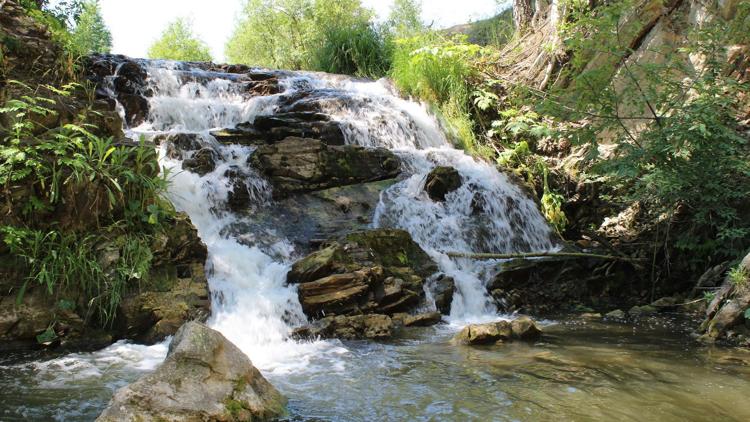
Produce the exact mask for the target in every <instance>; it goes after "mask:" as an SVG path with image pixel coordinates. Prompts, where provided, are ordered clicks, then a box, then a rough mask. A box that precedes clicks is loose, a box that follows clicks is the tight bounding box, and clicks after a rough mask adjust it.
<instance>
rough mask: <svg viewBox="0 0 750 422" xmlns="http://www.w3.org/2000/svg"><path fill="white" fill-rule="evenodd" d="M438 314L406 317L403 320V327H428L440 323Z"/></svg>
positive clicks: (428, 313)
mask: <svg viewBox="0 0 750 422" xmlns="http://www.w3.org/2000/svg"><path fill="white" fill-rule="evenodd" d="M442 319H443V316H442V315H441V314H440V312H427V313H423V314H417V315H407V316H406V317H404V319H403V324H404V326H405V327H429V326H430V325H435V324H437V323H439V322H440V321H442Z"/></svg>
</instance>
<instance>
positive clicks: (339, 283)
mask: <svg viewBox="0 0 750 422" xmlns="http://www.w3.org/2000/svg"><path fill="white" fill-rule="evenodd" d="M384 278H385V277H384V275H383V268H382V267H373V268H368V269H364V270H360V271H354V272H351V273H344V274H333V275H329V276H326V277H323V278H321V279H318V280H315V281H310V282H307V283H302V284H300V285H299V287H298V294H299V300H300V303H301V304H302V310H303V311H304V312H305V314H306V315H314V316H317V315H325V314H330V313H334V314H347V313H354V312H357V311H358V310H359V309H360V306H362V305H363V302H366V301H367V300H368V299H369V297H368V293H370V292H373V291H377V290H378V289H380V290H381V291H382V283H383V280H384Z"/></svg>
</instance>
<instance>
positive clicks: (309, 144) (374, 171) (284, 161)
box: [249, 137, 400, 198]
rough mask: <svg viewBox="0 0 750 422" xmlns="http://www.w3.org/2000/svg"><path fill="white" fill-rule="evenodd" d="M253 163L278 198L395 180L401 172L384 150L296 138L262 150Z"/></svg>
mask: <svg viewBox="0 0 750 422" xmlns="http://www.w3.org/2000/svg"><path fill="white" fill-rule="evenodd" d="M249 161H250V163H251V164H252V166H253V167H255V168H256V169H258V170H259V171H260V172H261V173H262V174H263V175H265V176H266V177H267V178H268V179H269V181H270V182H271V185H273V188H274V192H273V195H274V198H283V197H286V196H288V195H290V194H292V193H299V192H310V191H315V190H321V189H327V188H331V187H335V186H345V185H352V184H357V183H364V182H372V181H376V180H385V179H391V178H393V177H395V176H397V175H398V174H399V172H400V163H399V160H398V158H397V157H396V156H395V155H394V154H393V153H392V152H390V151H388V150H386V149H384V148H376V149H369V148H363V147H359V146H355V145H343V146H329V145H326V144H325V143H323V142H321V141H319V140H316V139H306V138H296V137H289V138H286V139H284V140H283V141H280V142H278V143H276V144H273V145H261V146H259V147H258V149H257V150H256V151H255V153H253V154H252V156H251V157H250V160H249Z"/></svg>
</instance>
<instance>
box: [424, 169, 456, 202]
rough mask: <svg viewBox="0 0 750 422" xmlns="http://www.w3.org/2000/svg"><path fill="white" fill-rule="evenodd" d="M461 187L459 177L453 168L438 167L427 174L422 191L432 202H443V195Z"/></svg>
mask: <svg viewBox="0 0 750 422" xmlns="http://www.w3.org/2000/svg"><path fill="white" fill-rule="evenodd" d="M460 187H461V175H460V174H459V173H458V170H456V169H455V168H453V167H446V166H438V167H435V168H434V169H432V171H431V172H430V173H429V174H427V180H426V181H425V184H424V190H425V192H427V195H428V196H429V197H430V199H432V200H433V201H445V195H447V194H449V193H451V192H453V191H454V190H456V189H458V188H460Z"/></svg>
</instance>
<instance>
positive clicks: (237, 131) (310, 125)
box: [211, 111, 346, 145]
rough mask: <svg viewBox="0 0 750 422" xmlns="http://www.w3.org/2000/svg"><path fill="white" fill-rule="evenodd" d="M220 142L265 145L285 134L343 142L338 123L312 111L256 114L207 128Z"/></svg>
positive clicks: (334, 143) (328, 143)
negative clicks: (249, 119) (225, 125)
mask: <svg viewBox="0 0 750 422" xmlns="http://www.w3.org/2000/svg"><path fill="white" fill-rule="evenodd" d="M211 135H213V136H214V137H215V138H216V140H217V141H219V142H220V143H222V144H239V145H265V144H273V143H276V142H279V141H281V140H283V139H286V138H289V137H296V138H314V139H318V140H320V141H321V142H323V143H325V144H326V145H344V144H345V143H346V142H345V137H344V132H343V130H342V128H341V125H340V124H339V123H338V122H336V121H333V120H331V118H330V117H329V116H328V115H326V114H323V113H319V112H316V111H303V112H288V113H276V114H273V115H268V116H266V115H263V116H256V117H255V120H253V122H247V123H241V124H239V125H237V127H234V128H227V129H221V130H215V131H212V132H211Z"/></svg>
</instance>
